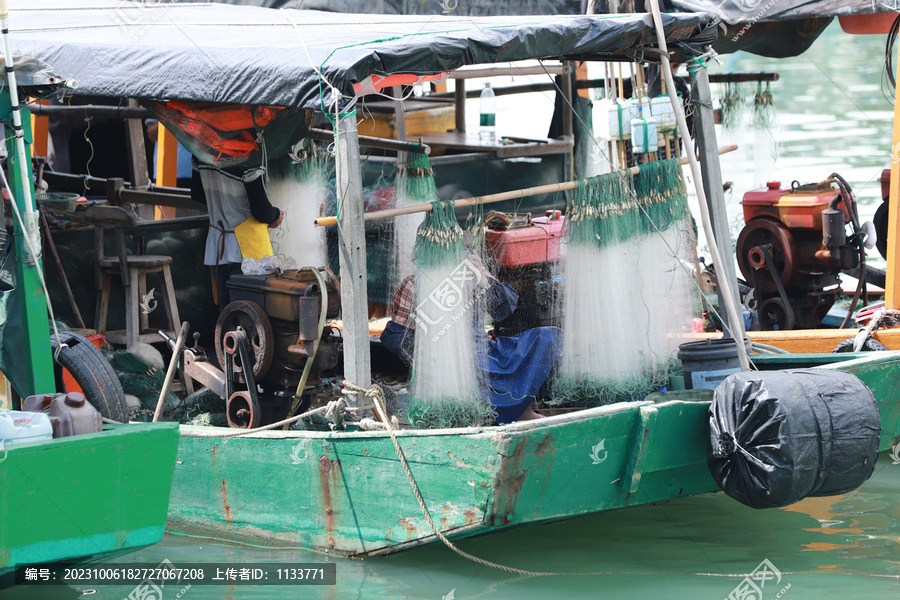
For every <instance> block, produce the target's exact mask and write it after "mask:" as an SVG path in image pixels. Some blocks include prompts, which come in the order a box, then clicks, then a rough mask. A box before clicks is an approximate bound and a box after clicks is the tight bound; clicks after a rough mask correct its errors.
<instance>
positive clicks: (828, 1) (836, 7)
mask: <svg viewBox="0 0 900 600" xmlns="http://www.w3.org/2000/svg"><path fill="white" fill-rule="evenodd" d="M667 4H669V5H671V6H672V7H674V8H675V10H680V11H684V12H706V13H713V14H715V15H716V16H717V17H720V18H721V19H722V20H723V21H726V22H728V23H749V22H754V23H755V22H773V21H794V20H800V19H820V18H823V17H839V16H841V15H861V14H871V13H880V12H891V11H896V10H900V0H667Z"/></svg>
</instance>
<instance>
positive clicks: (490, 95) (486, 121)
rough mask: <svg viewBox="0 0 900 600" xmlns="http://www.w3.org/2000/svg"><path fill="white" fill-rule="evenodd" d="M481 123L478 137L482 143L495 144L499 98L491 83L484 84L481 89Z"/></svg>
mask: <svg viewBox="0 0 900 600" xmlns="http://www.w3.org/2000/svg"><path fill="white" fill-rule="evenodd" d="M480 109H481V123H480V127H479V129H478V138H479V140H480V141H481V143H482V144H495V143H496V142H497V100H496V97H495V96H494V90H492V89H491V84H490V83H486V84H484V89H483V90H481V103H480Z"/></svg>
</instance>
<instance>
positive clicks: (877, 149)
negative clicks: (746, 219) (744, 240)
mask: <svg viewBox="0 0 900 600" xmlns="http://www.w3.org/2000/svg"><path fill="white" fill-rule="evenodd" d="M884 43H885V36H883V35H855V36H854V35H847V34H845V33H843V31H841V28H840V26H839V25H838V23H837V22H835V23H833V24H832V25H831V26H830V27H829V28H828V29H827V30H826V31H825V33H824V34H823V35H822V36H821V37H820V38H819V39H818V40H817V41H816V42H815V44H813V46H812V48H810V49H809V50H808V51H807V52H806V53H804V54H803V55H802V56H798V57H796V58H792V59H788V60H781V61H776V60H771V59H766V58H762V57H758V56H754V55H751V54H746V53H743V52H739V53H737V54H733V55H728V56H723V57H721V60H722V62H723V63H724V64H723V66H721V67H718V66H715V67H713V68H712V69H711V71H710V72H711V73H717V72H735V71H741V72H758V71H775V72H777V73H779V75H780V76H781V79H780V80H779V81H777V82H774V83H772V87H771V91H772V95H773V97H774V99H775V105H776V109H777V114H778V121H777V123H776V125H775V126H774V127H773V128H772V129H771V130H770V131H754V130H753V129H752V127H750V120H749V114H750V112H752V109H750V108H748V109H746V111H745V112H746V116H747V117H748V118H746V119H745V120H744V122H743V124H742V125H741V127H739V128H736V129H734V130H722V129H720V130H719V143H720V145H722V144H725V143H736V144H738V145H739V146H740V149H739V150H738V151H737V152H735V153H733V154H728V155H725V156H723V157H722V159H721V164H722V173H723V178H724V180H725V181H732V182H733V183H734V187H733V188H732V191H731V192H730V193H729V194H727V197H726V202H727V203H728V212H729V216H730V217H731V219H732V225H733V227H732V229H733V231H734V233H735V235H736V234H737V232H738V231H739V229H740V227H741V226H742V225H743V217H742V211H741V208H740V205H739V204H738V202H739V201H740V199H741V197H742V196H743V194H744V192H746V191H748V190H750V189H753V188H759V187H763V186H764V185H765V182H766V181H772V180H774V181H781V182H782V184H784V185H788V184H789V183H790V182H791V181H793V180H798V181H799V182H800V183H811V182H816V181H822V180H823V179H825V178H826V177H828V175H830V174H831V173H833V172H837V173H839V174H840V175H842V176H843V177H844V178H845V179H847V181H848V182H849V183H850V185H851V187H852V188H853V191H854V193H855V194H856V195H857V200H858V202H859V205H860V217H861V219H862V220H863V221H866V220H870V219H871V218H872V216H873V215H874V214H875V209H876V208H877V207H878V205H879V204H880V202H881V189H880V184H879V182H878V177H879V176H880V175H881V172H882V170H883V169H885V168H888V167H889V166H890V162H891V137H892V131H893V104H892V99H893V98H892V94H890V92H889V91H888V92H886V93H887V94H888V96H889V98H891V101H888V100H886V99H885V96H884V94H883V93H882V81H881V80H882V68H883V64H884ZM896 56H897V55H896V49H895V54H894V57H895V60H896ZM714 87H715V86H714ZM741 89H742V91H743V93H744V96H745V98H746V100H747V101H748V103H749V104H750V105H752V100H753V96H754V94H755V93H756V91H757V86H756V84H742V88H741ZM720 91H724V90H717V89H714V90H713V94H714V102H715V104H716V105H717V106H718V105H719V95H720V94H719V93H717V92H720ZM869 254H870V256H872V257H873V259H874V260H875V261H876V262H877V261H881V257H880V256H879V255H878V253H877V252H876V251H871V252H870V253H869ZM879 266H883V261H882V262H881V263H880V264H879Z"/></svg>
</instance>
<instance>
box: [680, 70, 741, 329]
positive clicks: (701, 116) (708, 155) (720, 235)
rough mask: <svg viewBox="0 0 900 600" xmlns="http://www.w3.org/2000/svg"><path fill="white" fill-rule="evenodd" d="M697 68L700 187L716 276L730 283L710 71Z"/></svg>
mask: <svg viewBox="0 0 900 600" xmlns="http://www.w3.org/2000/svg"><path fill="white" fill-rule="evenodd" d="M698 71H699V72H698V73H697V75H696V77H695V78H694V81H693V87H692V90H691V95H692V96H693V97H694V98H695V99H696V100H697V101H698V104H697V105H696V108H695V109H694V115H695V118H694V124H695V127H696V128H697V145H698V147H699V149H700V158H701V160H700V163H701V165H702V171H701V172H702V177H703V190H704V191H705V192H706V202H707V205H708V206H709V213H710V217H711V219H712V225H713V235H714V236H715V238H716V243H717V244H718V246H719V252H720V253H721V256H722V259H723V263H722V264H721V265H719V264H716V275H717V276H718V277H720V278H723V277H724V278H726V279H727V280H728V281H729V282H736V281H737V272H736V271H735V267H734V243H733V241H732V239H731V228H730V226H729V221H728V215H727V214H726V211H725V191H724V189H723V188H722V168H721V166H720V165H719V152H718V148H719V145H718V141H717V140H716V125H715V117H714V115H713V109H712V94H711V92H710V88H709V73H708V72H707V70H706V69H699V70H698ZM707 102H708V103H710V104H709V106H706V105H705V103H707ZM717 287H718V294H719V306H725V298H724V297H723V293H724V286H721V285H720V286H717ZM730 289H731V295H732V296H733V298H732V301H733V302H734V306H740V299H739V298H738V291H737V285H731V286H730ZM723 313H724V311H723ZM722 319H723V320H725V321H727V320H728V317H727V315H726V314H722ZM729 337H730V336H729Z"/></svg>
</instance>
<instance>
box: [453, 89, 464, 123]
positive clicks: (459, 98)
mask: <svg viewBox="0 0 900 600" xmlns="http://www.w3.org/2000/svg"><path fill="white" fill-rule="evenodd" d="M453 83H454V85H455V86H456V87H455V88H454V91H453V99H454V101H455V103H456V131H458V132H459V133H465V132H466V80H465V79H457V80H456V81H454V82H453Z"/></svg>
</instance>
